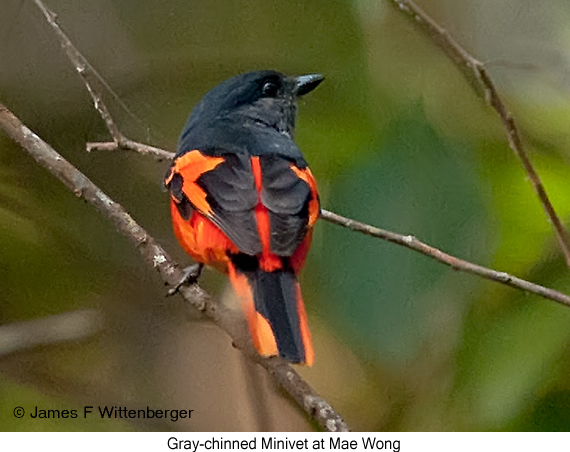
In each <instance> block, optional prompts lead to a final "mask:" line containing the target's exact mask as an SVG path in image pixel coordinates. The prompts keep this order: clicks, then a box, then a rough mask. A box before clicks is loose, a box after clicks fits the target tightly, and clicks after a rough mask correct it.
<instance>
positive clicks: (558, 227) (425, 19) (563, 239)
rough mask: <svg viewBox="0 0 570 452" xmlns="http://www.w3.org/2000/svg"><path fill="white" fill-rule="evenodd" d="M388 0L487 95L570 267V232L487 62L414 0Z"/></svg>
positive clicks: (472, 83) (480, 91)
mask: <svg viewBox="0 0 570 452" xmlns="http://www.w3.org/2000/svg"><path fill="white" fill-rule="evenodd" d="M388 1H389V2H390V3H391V4H392V5H393V6H394V7H396V9H397V10H398V11H400V12H401V13H402V14H404V16H406V17H407V18H408V19H410V22H411V23H413V25H414V26H415V27H417V28H418V29H419V30H421V31H422V32H423V33H425V34H426V35H427V36H428V37H429V38H430V39H431V40H432V41H433V42H434V43H435V44H436V45H437V46H438V47H439V48H440V49H441V50H442V51H443V52H444V53H445V54H446V55H447V56H448V57H449V59H450V60H451V61H452V62H453V64H455V66H456V67H457V68H458V69H459V71H460V72H461V73H462V74H463V75H464V76H465V78H466V79H467V81H468V82H469V84H470V85H471V87H472V88H473V90H474V91H475V92H476V93H477V95H479V96H481V97H483V98H484V99H485V102H486V103H487V104H488V105H489V106H491V107H492V108H493V109H494V110H495V112H496V113H497V114H498V115H499V118H500V119H501V122H502V124H503V128H504V129H505V133H506V135H507V139H508V141H509V146H510V148H511V149H512V150H513V152H514V153H515V155H516V156H517V157H518V159H519V160H520V161H521V164H522V166H523V169H524V171H525V172H526V174H527V177H528V179H529V180H530V183H531V185H532V188H533V189H534V192H535V193H536V195H537V196H538V200H539V201H540V204H541V205H542V208H543V209H544V212H545V213H546V216H547V218H548V220H549V221H550V223H551V224H552V226H553V228H554V232H555V234H556V238H557V239H558V243H559V245H560V249H561V250H562V253H563V255H564V259H565V260H566V265H568V267H570V237H569V236H568V232H567V231H566V229H565V228H564V225H563V224H562V221H561V220H560V218H559V217H558V215H557V214H556V211H555V210H554V206H553V205H552V203H551V202H550V199H549V198H548V195H547V194H546V189H545V188H544V185H543V184H542V181H541V179H540V177H539V176H538V173H537V172H536V170H535V169H534V166H533V164H532V162H531V161H530V158H529V156H528V154H527V153H526V150H525V148H524V145H523V142H522V139H521V136H520V133H519V130H518V127H517V125H516V123H515V120H514V119H513V116H512V114H511V113H510V112H509V110H508V109H507V106H506V105H505V103H504V102H503V100H502V99H501V96H499V93H498V92H497V89H496V87H495V84H494V83H493V81H492V80H491V76H490V75H489V73H488V72H487V69H485V66H484V64H483V63H481V62H480V61H479V60H477V59H476V58H475V57H473V56H472V55H471V54H470V53H469V52H468V51H467V50H465V49H464V48H463V47H462V46H461V45H460V44H459V43H458V42H457V41H455V39H453V37H452V36H451V35H450V34H449V33H448V32H447V31H446V30H445V29H444V28H443V27H441V26H440V25H439V24H438V23H437V22H436V21H435V20H433V19H432V18H431V17H430V16H429V15H428V14H426V13H425V12H424V11H423V10H422V9H421V8H420V7H419V6H417V5H416V4H415V3H414V2H413V1H411V0H388Z"/></svg>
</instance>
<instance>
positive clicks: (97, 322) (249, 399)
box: [0, 0, 570, 431]
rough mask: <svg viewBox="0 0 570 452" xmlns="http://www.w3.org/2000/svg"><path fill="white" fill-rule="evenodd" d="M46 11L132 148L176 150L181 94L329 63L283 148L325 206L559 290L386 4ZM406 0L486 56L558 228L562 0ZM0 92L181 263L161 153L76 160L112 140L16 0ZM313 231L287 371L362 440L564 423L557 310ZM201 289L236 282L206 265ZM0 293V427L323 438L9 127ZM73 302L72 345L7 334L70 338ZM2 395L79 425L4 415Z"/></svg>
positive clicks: (565, 45)
mask: <svg viewBox="0 0 570 452" xmlns="http://www.w3.org/2000/svg"><path fill="white" fill-rule="evenodd" d="M46 2H47V4H48V6H50V7H51V8H52V9H53V10H55V11H56V12H57V14H58V20H59V23H60V25H61V26H62V27H63V28H64V30H66V32H67V33H68V35H69V36H70V38H71V39H72V41H73V42H74V43H75V45H76V46H77V47H78V48H79V49H80V50H81V51H82V52H83V54H84V55H85V56H86V58H87V59H88V60H89V61H90V62H91V64H92V65H93V66H94V67H95V68H96V69H97V70H98V71H99V72H100V74H101V75H102V77H103V78H104V79H105V80H106V82H107V83H108V85H109V86H110V87H111V88H112V90H113V91H114V92H115V94H116V96H117V98H118V99H120V102H119V101H117V99H116V98H115V97H113V96H112V95H110V93H109V92H107V93H106V98H105V100H106V102H107V105H108V106H109V107H110V108H111V110H112V113H113V114H114V116H115V118H116V120H117V122H118V123H119V126H120V128H121V129H122V131H123V133H124V134H125V135H127V136H128V137H129V138H132V139H137V140H139V141H143V142H147V143H150V144H153V145H157V146H161V147H164V148H166V149H169V150H175V146H176V141H177V138H178V134H179V132H180V129H181V128H182V126H183V124H184V122H185V120H186V118H187V116H188V114H189V112H190V110H191V108H192V107H193V105H195V104H196V103H197V102H198V101H199V99H200V98H201V97H202V95H203V94H204V93H205V92H206V91H207V90H208V89H210V88H212V87H213V86H214V85H216V84H217V83H219V82H221V81H223V80H224V79H226V78H228V77H230V76H232V75H234V74H236V73H240V72H244V71H249V70H255V69H265V68H273V69H277V70H280V71H282V72H285V73H288V74H304V73H311V72H320V73H322V74H324V75H325V76H326V81H325V83H323V84H322V85H321V86H320V87H319V88H318V90H316V91H315V92H313V93H311V94H310V95H309V96H307V98H306V99H303V101H302V103H301V105H300V116H299V119H298V126H297V142H298V144H299V147H300V148H301V149H302V150H303V152H304V154H305V157H306V158H307V160H308V161H309V162H310V165H311V168H312V171H313V173H314V174H315V176H316V177H317V180H318V182H319V188H320V193H321V200H322V205H323V207H324V208H326V209H329V210H333V211H334V212H337V213H339V214H342V215H345V216H348V217H352V218H355V219H358V220H361V221H365V222H369V223H372V224H374V225H376V226H379V227H382V228H385V229H390V230H394V231H396V232H399V233H402V234H413V235H415V236H417V237H418V238H419V239H421V240H424V241H426V242H427V243H429V244H431V245H433V246H436V247H438V248H440V249H442V250H444V251H446V252H448V253H450V254H453V255H456V256H458V257H461V258H463V259H466V260H470V261H473V262H475V263H478V264H481V265H485V266H490V267H492V268H495V269H497V270H501V271H506V272H509V273H512V274H514V275H516V276H519V277H522V278H525V279H528V280H531V281H533V282H537V283H539V284H543V285H546V286H548V287H552V288H555V289H558V290H561V291H566V292H568V291H570V282H569V278H568V268H567V267H565V265H564V261H563V259H562V257H561V253H560V252H559V250H558V247H557V244H556V240H555V239H554V237H553V233H552V230H551V228H550V225H549V224H548V222H547V221H546V219H545V216H544V214H543V212H542V209H541V206H540V205H539V203H538V200H537V199H536V197H535V196H534V194H533V192H532V189H531V187H530V184H529V183H528V181H527V180H526V177H525V174H524V173H523V171H522V169H521V166H520V164H519V162H518V161H517V160H516V159H515V157H514V155H513V153H512V151H511V150H510V149H509V148H508V146H507V141H506V138H505V134H504V131H503V129H502V127H501V125H500V122H499V120H498V117H496V115H495V113H494V112H493V111H492V110H491V109H490V108H488V107H487V106H486V105H484V103H483V102H482V101H481V100H480V99H479V98H477V97H476V96H475V94H474V93H473V92H472V91H471V88H470V87H469V86H468V85H467V83H466V82H465V80H464V79H463V78H462V76H461V75H460V74H459V72H458V71H457V69H456V68H455V67H454V66H453V65H452V64H451V63H450V62H449V61H448V59H447V58H446V57H445V56H444V55H443V54H442V53H441V51H439V50H438V49H436V48H435V47H434V46H433V45H432V44H431V43H430V42H428V41H427V40H426V39H425V38H424V37H423V36H422V35H421V34H418V33H417V32H416V31H415V30H414V28H413V26H412V24H411V23H409V22H408V21H407V20H405V19H404V18H403V17H402V16H401V15H400V14H399V13H398V12H396V11H395V10H394V9H393V8H392V7H391V6H390V4H389V2H388V1H386V0H352V1H349V0H334V1H330V0H326V1H325V0H311V1H289V0H287V1H285V0H283V1H278V0H269V1H268V0H248V1H235V0H217V1H210V0H194V1H188V0H169V1H167V2H164V1H163V2H158V1H150V0H136V1H135V0H121V1H119V0H92V1H89V2H68V1H64V0H46ZM418 3H419V4H420V5H421V6H422V7H423V8H424V9H425V10H426V11H427V12H428V13H429V14H431V15H432V16H433V17H434V18H435V19H436V20H437V21H438V22H439V23H440V24H441V25H442V26H443V27H445V28H446V29H447V30H448V31H449V32H450V33H451V35H452V36H454V37H455V38H456V40H457V41H458V42H460V43H461V44H462V45H464V46H465V47H466V48H467V49H468V50H469V51H470V52H472V53H473V54H474V55H475V56H476V57H477V58H478V59H480V60H481V61H483V62H485V63H486V64H487V68H488V70H489V72H490V74H491V76H492V77H493V79H494V81H495V82H496V84H497V87H498V89H499V90H500V92H501V93H502V95H503V97H504V99H505V101H506V103H507V105H508V106H509V108H510V109H511V110H512V112H513V114H514V116H515V119H516V120H517V121H518V124H519V125H520V128H521V130H522V134H523V139H524V142H525V145H526V147H527V149H528V152H529V153H530V155H531V158H532V160H533V162H534V163H535V165H536V167H537V169H538V172H539V173H540V175H541V176H542V178H543V181H544V184H545V186H546V189H547V191H548V193H549V194H550V196H551V199H552V201H553V204H554V206H555V207H556V209H557V211H558V213H559V215H560V216H561V218H562V219H564V220H565V223H566V225H567V226H568V223H569V221H568V220H569V219H570V217H569V215H570V168H569V160H570V151H569V149H570V147H569V144H570V133H569V131H568V124H567V122H568V121H567V120H568V118H569V115H570V75H569V74H570V72H569V57H570V32H569V30H570V29H569V19H568V18H569V17H570V15H569V14H570V4H568V2H566V1H565V0H549V1H547V2H541V3H540V5H537V3H536V2H533V1H528V0H501V1H484V0H462V1H460V2H458V1H456V0H424V1H418ZM0 101H2V102H3V103H5V104H6V105H7V106H8V108H10V109H11V110H12V111H13V112H14V113H15V114H16V115H18V116H19V117H20V118H21V119H22V121H24V122H25V123H26V124H27V125H28V126H29V127H30V128H32V129H33V130H34V131H35V132H36V133H37V134H38V135H40V136H41V137H42V138H43V139H45V140H46V141H47V142H49V143H50V144H51V145H52V146H53V147H54V148H55V149H57V150H58V151H59V152H60V153H62V154H63V155H64V156H65V157H66V158H67V159H69V160H70V161H71V162H72V163H73V164H75V165H76V166H77V167H78V168H79V169H80V170H81V171H83V172H84V173H85V174H86V175H87V176H88V177H89V178H90V179H91V180H92V181H94V182H95V183H96V184H98V185H99V186H100V187H101V188H102V189H103V190H104V191H105V192H106V193H107V194H108V195H109V196H110V197H111V198H113V199H114V200H115V201H117V202H119V203H121V204H122V205H123V206H124V207H125V208H126V209H127V210H128V211H129V212H130V213H131V214H132V215H133V216H134V218H135V219H136V220H137V221H138V222H139V223H140V224H141V225H142V226H143V227H144V228H146V229H147V230H148V231H149V232H150V234H151V235H153V236H154V237H155V238H156V239H158V241H159V242H160V243H161V244H162V245H163V246H164V247H165V248H166V249H167V250H168V252H169V253H171V255H172V256H173V257H174V258H175V259H177V260H178V261H179V262H180V263H181V264H183V265H187V264H189V263H190V261H189V258H188V257H187V256H186V255H185V254H184V253H183V252H182V250H181V248H180V247H179V245H178V244H177V243H176V240H175V238H174V236H173V234H172V232H171V225H170V218H169V209H168V195H167V194H166V193H165V192H164V191H163V190H162V188H161V182H162V177H163V175H164V172H165V170H166V167H167V166H168V163H167V162H157V161H155V160H154V159H153V158H152V157H148V156H141V155H137V154H135V153H130V152H115V153H103V152H101V153H92V154H87V153H86V152H85V143H86V142H87V141H101V140H102V141H106V140H108V139H109V136H108V134H107V132H106V129H105V127H104V124H103V123H102V121H101V119H100V117H99V116H98V114H97V113H96V111H95V110H94V109H93V107H92V103H91V100H90V98H89V96H88V94H87V92H86V91H85V89H84V87H83V85H82V83H81V81H80V79H79V78H78V76H77V75H76V74H75V73H74V71H73V69H72V67H71V65H70V63H69V61H68V60H67V59H66V57H65V56H64V54H63V53H62V51H61V49H60V47H59V44H58V43H57V41H56V39H55V37H54V35H53V33H52V31H51V29H50V28H49V26H48V25H47V23H46V21H45V19H44V17H43V16H42V15H41V14H40V12H39V10H38V9H37V8H36V7H35V5H34V4H33V2H31V1H24V0H2V14H1V15H0ZM314 237H315V238H314V242H313V247H312V250H311V253H310V256H309V259H308V262H307V265H306V268H305V271H304V272H303V274H302V278H301V279H302V286H303V291H304V298H305V302H306V305H307V310H308V315H309V321H310V325H311V328H312V332H313V337H314V342H315V348H316V356H317V358H316V365H315V366H314V367H313V368H310V369H305V368H301V369H299V371H300V372H301V374H302V375H303V376H304V377H305V378H306V379H307V381H308V382H309V383H310V384H311V385H312V386H313V387H314V388H315V389H316V390H317V391H318V392H319V393H320V394H321V395H322V396H323V397H325V398H326V399H327V400H328V401H329V402H330V403H331V404H332V405H333V406H334V407H335V408H336V409H337V410H338V411H339V412H340V413H341V414H342V415H343V416H344V417H345V419H346V420H347V422H348V423H349V425H350V426H351V427H352V428H353V429H355V430H396V431H398V430H443V431H447V430H568V429H570V379H569V378H568V374H569V371H570V310H569V309H568V308H565V307H562V306H560V305H557V304H555V303H554V302H551V301H546V300H543V299H541V298H539V297H537V296H534V295H528V294H525V293H522V292H520V291H517V290H514V289H510V288H507V287H504V286H501V285H498V284H496V283H492V282H489V281H486V280H482V279H480V278H477V277H475V276H472V275H465V274H459V273H457V272H454V271H453V270H451V269H450V268H448V267H445V266H443V265H441V264H439V263H437V262H435V261H432V260H430V259H429V258H427V257H424V256H422V255H419V254H416V253H414V252H412V251H410V250H407V249H404V248H401V247H398V246H396V245H393V244H389V243H386V242H382V241H380V240H375V239H372V238H369V237H365V236H362V235H358V234H356V233H352V232H349V231H348V230H346V229H343V228H340V227H338V226H334V225H331V224H328V223H325V222H324V221H321V222H319V223H318V224H317V227H316V231H315V236H314ZM201 283H202V285H203V286H204V287H205V288H206V289H207V290H208V291H209V292H211V293H214V294H217V295H218V296H219V297H220V298H224V297H225V295H226V293H227V280H226V278H225V277H223V276H221V275H218V274H216V273H215V272H214V271H207V272H205V275H204V277H203V279H202V281H201ZM0 287H1V290H0V324H1V325H2V326H0V343H1V342H2V341H4V346H3V348H2V347H0V350H3V352H2V356H0V430H7V431H14V430H16V431H21V430H25V431H27V430H80V431H81V430H102V431H107V430H119V431H122V430H134V431H139V430H196V431H199V430H211V431H230V430H237V431H240V430H313V429H316V428H317V427H316V426H315V425H313V424H311V423H310V422H308V421H307V420H306V417H305V415H304V413H302V412H301V411H300V410H299V409H298V408H297V407H296V406H295V404H293V403H292V402H291V401H289V400H288V399H287V398H286V397H285V396H284V395H283V393H282V392H281V391H280V390H279V388H277V387H275V386H274V384H273V383H272V382H271V381H270V380H269V379H268V378H266V375H265V372H264V371H263V370H262V369H260V368H258V367H257V366H254V365H251V364H249V363H247V362H246V361H245V360H244V359H243V358H242V357H241V355H240V353H239V352H237V351H236V350H235V349H233V348H232V345H231V341H230V339H229V338H228V336H227V335H225V334H224V333H223V332H221V331H220V330H219V328H217V327H216V326H215V325H213V324H212V323H210V322H208V321H205V320H204V319H202V318H201V317H200V316H199V315H198V314H196V313H194V312H191V311H190V310H189V309H188V308H187V307H185V306H184V304H183V302H182V301H181V300H180V299H178V298H177V297H172V298H166V297H165V293H166V288H165V287H164V286H163V285H162V283H161V281H160V279H159V277H158V275H157V274H156V273H154V272H153V271H152V270H150V269H148V268H147V267H146V265H144V264H143V263H142V261H141V259H140V257H139V255H138V252H137V251H136V250H135V249H134V248H133V247H132V246H131V245H130V244H129V243H127V241H126V240H125V239H124V238H123V237H121V236H119V234H117V233H116V231H115V230H114V228H113V227H112V225H111V224H110V223H108V222H107V221H106V220H104V219H103V218H101V217H100V215H99V214H97V213H96V212H95V210H94V209H93V208H92V207H91V206H89V205H87V204H86V203H84V202H83V201H78V199H77V198H76V197H75V196H73V194H72V193H70V192H69V191H68V189H67V188H65V187H64V186H63V185H62V184H61V183H59V182H58V181H56V180H55V179H54V178H53V176H51V175H50V174H48V173H47V172H46V171H45V170H43V169H42V168H40V167H39V166H38V165H37V164H36V163H35V162H34V161H33V160H32V159H31V158H30V157H29V156H28V155H27V154H26V153H25V152H23V151H22V150H21V149H20V148H19V147H18V146H17V145H15V144H14V143H13V142H11V141H10V139H8V138H7V137H6V136H5V135H3V134H0ZM66 313H71V315H73V314H77V313H79V314H80V318H81V319H83V321H84V323H79V324H77V323H73V325H75V328H76V329H77V328H78V329H79V330H80V331H84V333H85V334H84V335H83V336H84V338H83V339H82V340H76V341H71V342H69V341H67V342H64V343H61V344H52V345H44V346H41V347H33V348H25V349H24V350H16V349H11V348H10V347H9V346H8V347H7V346H5V345H6V343H9V339H10V338H12V339H13V338H14V337H17V336H14V334H13V332H14V331H16V332H22V331H24V332H25V331H35V329H34V328H35V327H34V325H36V326H37V325H39V324H32V328H31V329H30V325H29V324H27V323H20V322H26V321H30V320H34V319H43V320H44V321H45V322H48V323H49V322H55V324H62V325H68V326H69V325H71V324H72V323H71V322H72V320H70V319H69V318H68V317H65V315H67V314H66ZM82 313H83V314H85V315H84V316H83V314H82ZM58 315H62V316H64V317H57V316H58ZM53 316H56V317H53ZM74 321H75V322H76V320H74ZM58 322H59V323H58ZM42 325H43V323H42ZM73 325H72V326H70V327H69V328H71V329H73ZM77 325H79V326H77ZM60 330H61V328H60ZM10 332H12V333H10ZM10 334H12V336H10ZM28 334H30V333H28ZM25 337H26V335H25V334H24V339H22V338H20V339H19V342H18V340H15V344H16V345H18V343H20V344H22V343H24V344H25ZM7 341H8V342H7ZM13 342H14V341H13ZM85 405H92V406H95V407H97V406H103V405H108V406H127V407H128V408H138V407H146V406H147V405H148V406H152V407H156V408H163V409H176V408H178V409H193V410H194V412H193V415H192V419H190V420H179V421H177V422H171V421H168V420H166V421H165V420H162V421H156V420H155V421H152V420H151V421H148V420H147V421H141V420H137V421H134V420H131V421H128V422H127V421H124V420H115V419H110V420H109V419H106V420H101V419H96V418H95V417H91V418H87V419H83V416H82V415H81V413H82V412H83V406H85ZM16 406H22V407H24V408H25V409H26V411H27V412H30V411H32V412H33V410H34V409H35V407H36V406H38V407H39V408H40V409H59V410H64V409H67V410H72V409H76V410H78V412H79V413H80V416H79V418H78V419H71V420H70V419H31V418H30V417H29V416H27V415H26V416H25V417H24V418H23V419H16V418H15V417H14V415H13V411H12V410H13V409H14V407H16Z"/></svg>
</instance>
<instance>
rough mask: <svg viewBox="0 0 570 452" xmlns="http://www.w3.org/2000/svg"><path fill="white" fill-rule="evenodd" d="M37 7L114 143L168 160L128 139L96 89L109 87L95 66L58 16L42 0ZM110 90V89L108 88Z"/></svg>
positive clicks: (89, 147)
mask: <svg viewBox="0 0 570 452" xmlns="http://www.w3.org/2000/svg"><path fill="white" fill-rule="evenodd" d="M34 3H35V4H36V6H37V7H38V8H39V9H40V11H41V12H42V13H43V15H44V16H45V18H46V20H47V22H48V23H49V25H50V26H51V28H52V29H53V31H54V33H55V35H56V37H57V39H58V41H59V43H60V44H61V47H62V48H63V50H64V51H65V53H66V54H67V57H68V58H69V60H70V61H71V63H72V64H73V67H74V68H75V71H76V72H77V73H78V74H79V76H80V77H81V80H82V81H83V84H84V85H85V88H86V89H87V92H88V93H89V95H90V96H91V99H92V100H93V105H94V106H95V109H96V110H97V111H98V112H99V115H100V116H101V118H103V121H105V125H106V126H107V130H108V131H109V133H110V134H111V137H112V138H113V141H114V142H115V143H116V145H118V147H120V148H124V149H136V150H137V151H138V152H140V153H142V154H154V155H156V156H158V157H159V158H168V157H167V156H166V155H163V154H164V152H165V151H163V150H162V149H158V148H155V147H153V146H149V145H147V144H143V143H138V142H136V141H133V140H129V139H128V138H126V137H125V136H124V135H123V134H122V133H121V131H120V130H119V127H117V124H116V122H115V120H114V119H113V116H112V115H111V113H110V112H109V109H108V108H107V105H106V104H105V102H104V101H103V95H102V93H101V91H100V90H98V89H97V88H96V82H99V83H102V84H103V85H105V86H107V85H106V83H105V81H104V80H103V77H101V76H100V75H99V73H98V72H97V71H96V70H95V68H94V67H93V66H91V64H90V63H89V61H87V58H85V57H84V56H83V54H82V53H81V52H80V51H79V50H78V49H77V48H76V47H75V46H74V45H73V43H72V42H71V40H70V39H69V38H68V37H67V35H66V34H65V32H64V31H63V30H62V29H61V27H60V26H59V24H58V23H57V15H56V14H55V13H54V12H53V11H52V10H50V9H49V8H48V7H47V6H46V5H45V4H44V3H43V2H42V1H41V0H34ZM107 88H108V89H109V87H108V86H107ZM106 148H108V146H106V144H104V143H88V144H87V151H91V150H95V149H101V150H105V149H106Z"/></svg>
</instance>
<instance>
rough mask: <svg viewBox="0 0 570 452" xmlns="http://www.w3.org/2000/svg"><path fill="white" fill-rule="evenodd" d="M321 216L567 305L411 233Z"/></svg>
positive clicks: (557, 295)
mask: <svg viewBox="0 0 570 452" xmlns="http://www.w3.org/2000/svg"><path fill="white" fill-rule="evenodd" d="M321 218H323V219H324V220H327V221H330V222H331V223H334V224H338V225H339V226H344V227H345V228H348V229H350V230H352V231H357V232H362V233H363V234H366V235H370V236H372V237H377V238H380V239H383V240H387V241H389V242H392V243H397V244H398V245H401V246H405V247H406V248H409V249H411V250H414V251H417V252H419V253H421V254H424V255H426V256H429V257H431V258H433V259H435V260H436V261H439V262H441V263H443V264H446V265H449V266H450V267H451V268H453V269H454V270H458V271H462V272H466V273H471V274H474V275H478V276H481V277H482V278H485V279H490V280H491V281H495V282H498V283H501V284H505V285H507V286H511V287H516V288H517V289H521V290H524V291H526V292H531V293H534V294H536V295H540V296H541V297H543V298H548V299H549V300H553V301H556V302H558V303H560V304H563V305H565V306H568V307H570V296H568V295H566V294H564V293H562V292H558V291H557V290H553V289H549V288H547V287H543V286H540V285H538V284H534V283H531V282H529V281H525V280H524V279H520V278H517V277H516V276H513V275H509V274H508V273H505V272H498V271H495V270H492V269H490V268H486V267H482V266H480V265H476V264H473V263H471V262H468V261H464V260H462V259H458V258H457V257H454V256H451V255H449V254H447V253H444V252H443V251H441V250H438V249H437V248H434V247H432V246H429V245H427V244H425V243H423V242H421V241H419V240H418V239H416V238H415V237H414V236H413V235H400V234H396V233H394V232H390V231H385V230H384V229H379V228H375V227H374V226H370V225H368V224H365V223H360V222H358V221H354V220H351V219H350V218H345V217H342V216H340V215H337V214H336V213H333V212H329V211H327V210H323V211H322V212H321Z"/></svg>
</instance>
